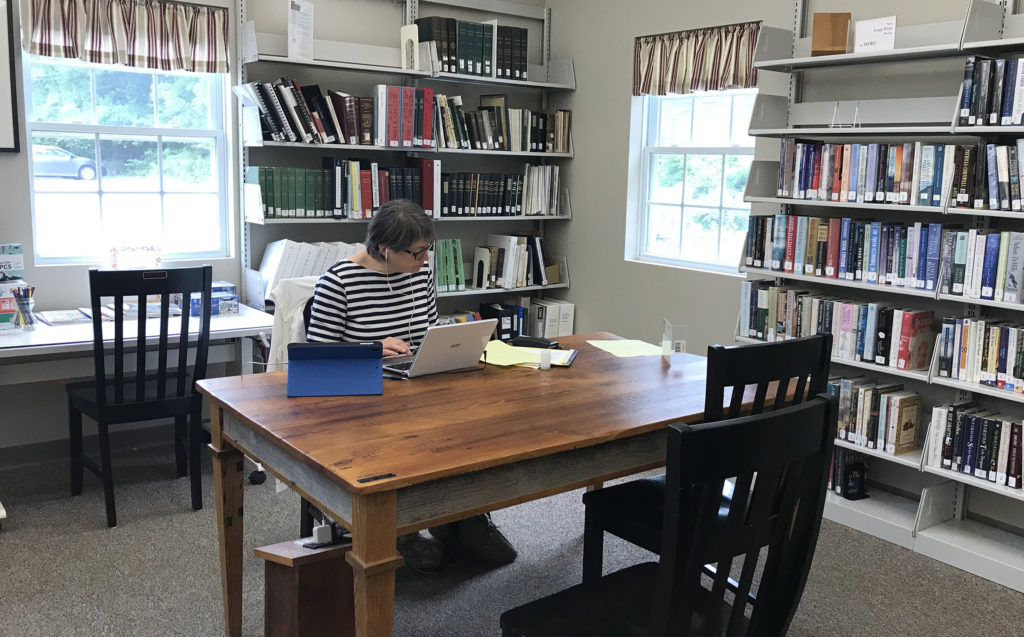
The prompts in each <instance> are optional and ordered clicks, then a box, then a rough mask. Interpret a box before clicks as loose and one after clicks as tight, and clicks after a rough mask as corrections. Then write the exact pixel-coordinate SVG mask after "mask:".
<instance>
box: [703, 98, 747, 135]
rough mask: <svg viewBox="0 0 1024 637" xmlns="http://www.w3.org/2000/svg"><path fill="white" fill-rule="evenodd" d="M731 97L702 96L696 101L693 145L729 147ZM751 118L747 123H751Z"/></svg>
mask: <svg viewBox="0 0 1024 637" xmlns="http://www.w3.org/2000/svg"><path fill="white" fill-rule="evenodd" d="M731 101H732V97H730V96H729V95H714V94H707V95H701V96H700V97H699V98H697V99H695V100H694V113H693V143H694V144H695V145H697V146H728V145H729V122H730V116H731V112H730V102H731ZM749 119H750V118H749V117H748V118H747V121H749Z"/></svg>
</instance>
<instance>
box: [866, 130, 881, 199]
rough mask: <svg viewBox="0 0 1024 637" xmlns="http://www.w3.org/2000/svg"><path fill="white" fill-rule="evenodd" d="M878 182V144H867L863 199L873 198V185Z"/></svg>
mask: <svg viewBox="0 0 1024 637" xmlns="http://www.w3.org/2000/svg"><path fill="white" fill-rule="evenodd" d="M877 183H878V144H868V165H867V174H866V178H865V180H864V201H866V202H873V201H874V200H875V186H876V185H877Z"/></svg>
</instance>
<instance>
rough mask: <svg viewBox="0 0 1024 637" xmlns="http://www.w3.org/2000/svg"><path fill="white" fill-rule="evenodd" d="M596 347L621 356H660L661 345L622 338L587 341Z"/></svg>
mask: <svg viewBox="0 0 1024 637" xmlns="http://www.w3.org/2000/svg"><path fill="white" fill-rule="evenodd" d="M587 342H588V343H590V344H591V345H593V346H594V347H599V348H601V349H603V350H604V351H606V352H609V353H611V354H615V355H616V356H618V357H619V358H627V357H629V356H660V355H661V347H659V346H657V345H651V344H650V343H645V342H643V341H635V340H630V339H621V340H614V341H587Z"/></svg>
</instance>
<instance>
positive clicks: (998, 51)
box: [737, 0, 1024, 592]
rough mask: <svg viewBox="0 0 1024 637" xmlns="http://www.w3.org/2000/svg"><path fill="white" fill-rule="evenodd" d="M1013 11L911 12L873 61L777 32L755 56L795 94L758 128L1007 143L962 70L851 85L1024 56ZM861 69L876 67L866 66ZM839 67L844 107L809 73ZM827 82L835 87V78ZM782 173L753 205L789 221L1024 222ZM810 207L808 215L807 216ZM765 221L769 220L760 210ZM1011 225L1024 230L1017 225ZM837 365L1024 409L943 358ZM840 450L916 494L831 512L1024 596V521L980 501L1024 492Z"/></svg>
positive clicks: (757, 116) (976, 0)
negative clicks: (916, 82) (878, 76)
mask: <svg viewBox="0 0 1024 637" xmlns="http://www.w3.org/2000/svg"><path fill="white" fill-rule="evenodd" d="M805 8H806V6H805V4H804V3H801V2H799V1H798V2H796V16H797V23H798V24H799V25H803V24H805V23H806V24H808V25H809V20H807V17H806V16H805V15H804V13H803V12H802V9H805ZM1011 11H1012V9H1007V8H1004V6H1002V5H1001V4H996V3H993V2H987V1H985V0H969V1H968V3H967V12H966V15H965V18H964V19H963V20H958V21H948V22H939V23H931V24H915V25H909V26H900V25H901V23H903V22H916V21H918V19H919V18H920V17H921V16H915V18H918V19H915V20H903V16H897V32H896V45H895V49H894V50H892V51H886V52H880V53H872V54H857V53H848V54H841V55H831V56H821V57H812V56H811V55H810V38H809V37H798V36H799V35H800V34H799V33H798V34H796V35H794V34H793V33H791V32H787V31H785V30H781V29H766V30H765V34H764V36H763V40H764V42H763V43H762V42H761V41H759V43H758V46H757V47H756V49H755V63H754V66H755V67H756V68H758V69H759V70H762V71H776V72H789V73H791V74H792V75H791V76H790V90H789V96H777V95H760V96H758V98H757V102H756V103H755V107H754V112H753V116H752V118H751V123H750V127H749V133H750V134H751V135H755V136H764V137H780V138H786V137H789V138H801V139H810V140H818V141H836V142H858V141H865V142H868V141H884V140H885V139H886V138H887V137H898V138H899V139H901V140H903V141H923V142H925V143H935V142H945V143H973V142H974V141H976V140H977V139H979V138H982V137H995V138H997V139H998V138H1000V137H1003V136H1018V137H1020V136H1024V126H969V127H962V126H959V123H958V120H959V111H958V109H959V103H960V99H959V97H960V90H961V87H960V83H961V80H962V74H961V75H960V77H954V76H953V74H948V73H947V74H945V75H943V76H942V79H941V80H940V79H936V80H935V81H934V82H933V84H934V85H935V89H936V91H937V92H936V93H928V95H931V96H929V97H909V96H908V97H901V96H899V95H886V96H879V92H878V91H873V92H872V93H871V99H864V100H860V101H854V100H850V99H848V98H849V95H850V93H851V90H850V89H851V87H854V86H856V84H857V82H868V83H870V82H871V81H872V79H871V78H872V77H873V73H874V72H875V71H874V69H875V68H877V67H874V66H872V65H879V64H886V65H890V66H889V68H887V69H886V74H887V75H890V76H892V75H897V74H898V73H899V72H900V71H899V69H900V68H907V69H913V70H912V71H910V70H908V71H907V72H908V73H917V72H919V69H920V68H921V67H920V66H917V67H910V66H904V67H901V66H900V65H902V64H904V63H906V62H919V63H920V62H923V61H932V60H948V59H951V58H963V57H965V56H966V55H969V54H981V55H995V56H1000V57H1008V56H1009V57H1016V55H1015V53H1018V52H1019V51H1021V50H1022V49H1024V14H1018V15H1014V14H1012V13H1011ZM856 17H860V16H856V15H855V18H856ZM798 28H801V27H798ZM858 66H862V67H863V69H864V70H863V71H856V70H855V69H856V67H858ZM948 66H949V64H947V67H948ZM833 68H846V69H848V70H847V71H846V72H845V73H844V74H843V76H842V77H843V78H844V79H843V82H842V88H843V89H846V90H844V91H843V95H842V96H841V97H840V99H838V101H834V100H828V95H827V93H826V92H824V91H823V90H812V91H806V90H805V86H804V85H805V83H807V82H812V83H813V82H820V81H821V79H820V78H822V77H824V75H823V74H821V73H819V74H809V73H804V72H803V71H812V70H817V69H833ZM858 76H859V79H858ZM947 76H948V77H949V79H948V81H949V86H948V87H947V88H946V90H945V91H943V87H942V86H941V85H939V83H940V82H945V81H947V79H946V78H947ZM823 84H827V81H826V82H823ZM836 86H837V87H838V84H837V85H836ZM837 93H838V91H837ZM908 93H909V91H908ZM805 94H807V95H813V100H816V101H809V102H804V101H801V100H800V99H799V98H800V97H801V96H803V95H805ZM916 94H917V95H921V94H922V93H921V92H917V93H916ZM837 96H838V95H837ZM778 177H779V162H778V161H765V160H755V161H754V162H753V164H752V167H751V172H750V178H749V180H748V183H747V188H746V191H745V192H744V200H745V201H747V202H749V203H752V204H762V205H765V206H766V207H767V206H777V207H778V209H780V210H782V211H783V212H786V213H789V214H803V215H806V214H811V215H816V216H825V217H840V216H842V217H852V218H856V219H862V220H866V219H881V220H894V219H899V220H909V221H928V222H940V221H941V222H942V223H943V225H944V226H945V225H952V224H962V225H965V226H967V227H975V226H978V225H980V223H979V222H985V221H987V220H998V221H1000V222H1002V224H1003V225H1002V226H1000V228H1001V229H1005V227H1006V224H1008V223H1012V222H1013V221H1014V220H1024V212H1005V211H987V210H973V209H960V208H955V207H951V206H936V207H933V206H900V205H892V204H876V203H866V202H865V203H850V202H833V201H813V200H804V199H791V198H783V197H779V196H777V188H778ZM801 208H803V209H805V210H806V211H801V212H796V211H797V210H800V209H801ZM753 214H765V213H764V212H763V211H756V212H754V213H753ZM943 217H945V220H943ZM972 222H973V223H972ZM1009 229H1014V230H1017V229H1020V228H1017V227H1016V226H1012V225H1011V226H1009ZM740 271H741V272H745V273H747V274H748V275H750V276H756V277H762V278H769V279H776V280H778V281H780V282H790V283H793V282H798V283H800V284H802V285H803V284H806V286H807V288H808V289H811V290H814V291H818V292H822V291H827V293H829V294H836V295H838V294H839V292H838V290H836V288H848V289H850V290H858V291H859V292H860V295H859V296H858V297H856V298H861V299H865V300H864V302H869V301H881V300H883V298H891V297H892V295H898V296H903V297H907V302H908V303H909V302H910V299H911V298H913V299H914V301H913V302H914V304H915V305H923V306H925V307H935V308H936V309H938V308H939V305H938V304H939V303H940V302H952V303H958V304H966V305H967V306H968V307H967V308H966V309H967V313H969V314H972V315H973V314H974V313H976V312H977V313H980V314H981V315H984V314H985V312H984V311H985V310H986V309H987V308H989V309H994V310H1001V311H1004V312H1005V311H1010V312H1017V311H1021V310H1024V304H1009V303H1005V302H997V301H991V300H980V299H969V298H964V297H962V296H956V295H951V294H939V293H938V291H937V290H932V291H927V290H920V289H914V288H901V287H894V286H882V285H872V284H867V283H865V282H860V281H845V280H840V279H838V278H836V279H832V278H827V277H816V276H807V275H804V274H799V273H786V272H777V271H774V270H772V269H770V268H752V267H743V266H741V267H740ZM737 341H739V342H752V339H748V338H737ZM753 342H757V341H753ZM933 358H934V356H933ZM832 363H833V365H834V366H835V367H851V368H857V369H863V370H868V371H871V372H873V373H876V374H877V375H878V376H880V377H882V376H885V377H895V378H908V379H911V380H914V381H917V382H920V383H924V384H927V385H929V387H932V388H934V389H933V390H931V391H929V392H928V393H927V394H925V395H926V398H928V399H931V398H935V402H936V403H940V402H943V401H952V400H954V398H955V399H956V400H960V399H962V398H963V397H964V392H967V393H969V394H976V395H979V396H985V397H989V398H992V399H997V400H1001V401H1005V402H1006V403H1008V404H1012V405H1014V406H1015V405H1017V404H1021V403H1024V394H1015V393H1013V392H1008V391H1005V390H1002V389H997V388H995V387H989V386H986V385H980V384H975V383H965V382H961V381H957V380H953V379H950V378H946V377H940V376H938V373H937V362H936V361H935V360H933V361H932V369H930V370H928V371H922V372H911V373H906V372H901V371H900V370H896V369H894V368H891V367H887V366H880V365H873V364H871V363H869V362H861V361H850V360H845V359H839V358H833V361H832ZM947 392H948V393H947ZM937 396H938V397H939V398H936V397H937ZM931 406H932V405H931V404H930V403H927V404H925V405H923V406H922V415H921V421H920V425H921V430H922V432H923V431H924V429H925V426H926V425H927V421H928V416H927V414H930V410H931ZM922 435H924V434H923V433H922ZM836 445H837V446H838V447H841V448H849V449H853V450H855V451H857V452H859V453H862V454H864V455H866V456H868V457H870V458H872V459H877V460H878V461H884V462H886V463H890V464H893V465H897V467H891V468H890V467H887V468H886V471H885V477H886V478H887V479H888V480H892V481H894V482H893V483H892V484H890V486H891V487H893V491H898V492H900V493H903V494H904V495H899V494H897V493H893V492H890V491H887V490H882V489H879V488H873V489H871V490H870V491H869V493H870V496H871V497H869V498H866V499H864V500H858V501H849V500H844V499H843V498H841V497H839V496H837V495H835V494H829V496H828V499H827V502H826V506H825V516H826V517H828V518H829V519H832V520H835V521H837V522H840V523H842V524H846V525H848V526H851V527H853V528H855V529H858V530H861V531H864V532H867V533H870V534H872V535H875V536H877V537H880V538H883V539H886V540H888V541H891V542H894V543H896V544H899V545H900V546H904V547H906V548H909V549H911V550H913V551H915V552H918V553H921V554H923V555H927V556H929V557H932V558H934V559H937V560H940V561H942V562H945V563H947V564H951V565H953V566H956V567H958V568H961V569H963V570H965V571H968V572H971V573H974V574H976V575H979V576H981V577H985V578H987V579H990V580H992V581H995V582H998V583H1000V584H1003V585H1005V586H1009V587H1012V588H1014V589H1015V590H1018V591H1022V592H1024V537H1022V536H1024V529H1022V528H1019V527H1018V526H1016V525H1015V524H1013V523H1012V521H1013V520H1017V519H1019V517H1020V516H1019V515H1017V514H1016V513H1014V514H1013V515H1010V516H1009V517H1008V518H1007V521H1002V520H990V519H988V518H985V517H980V514H979V516H972V509H971V507H970V498H969V497H968V496H969V494H970V493H971V492H972V490H974V491H976V492H985V496H986V498H989V499H991V498H992V495H993V494H994V496H995V497H996V498H1002V499H1003V500H1002V501H1003V502H1005V506H1006V507H1016V508H1015V509H1013V511H1015V512H1019V511H1021V510H1022V509H1021V508H1020V507H1021V506H1022V505H1021V503H1022V502H1024V492H1022V491H1021V490H1020V489H1011V488H1008V487H1006V486H1000V485H996V484H995V483H992V482H988V481H987V480H983V479H980V478H976V477H974V476H969V475H966V474H956V473H953V472H951V471H948V470H944V469H937V468H934V467H926V466H924V463H923V458H922V451H921V450H918V451H916V452H914V453H912V454H906V455H903V456H890V455H888V454H885V453H884V452H881V451H878V450H872V449H867V448H864V447H860V446H858V445H853V444H852V443H849V442H846V441H841V440H837V441H836ZM917 493H919V494H920V495H919V496H917V497H914V495H913V494H917ZM907 494H909V495H907ZM996 508H998V507H996Z"/></svg>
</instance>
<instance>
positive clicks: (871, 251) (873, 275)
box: [866, 221, 882, 283]
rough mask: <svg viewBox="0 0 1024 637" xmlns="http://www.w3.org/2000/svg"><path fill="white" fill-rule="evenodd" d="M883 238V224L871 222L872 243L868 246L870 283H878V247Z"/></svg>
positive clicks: (868, 276) (868, 280)
mask: <svg viewBox="0 0 1024 637" xmlns="http://www.w3.org/2000/svg"><path fill="white" fill-rule="evenodd" d="M881 237H882V222H881V221H872V222H871V241H870V245H869V246H868V275H867V277H866V280H867V282H868V283H877V282H878V246H879V241H880V240H881Z"/></svg>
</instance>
